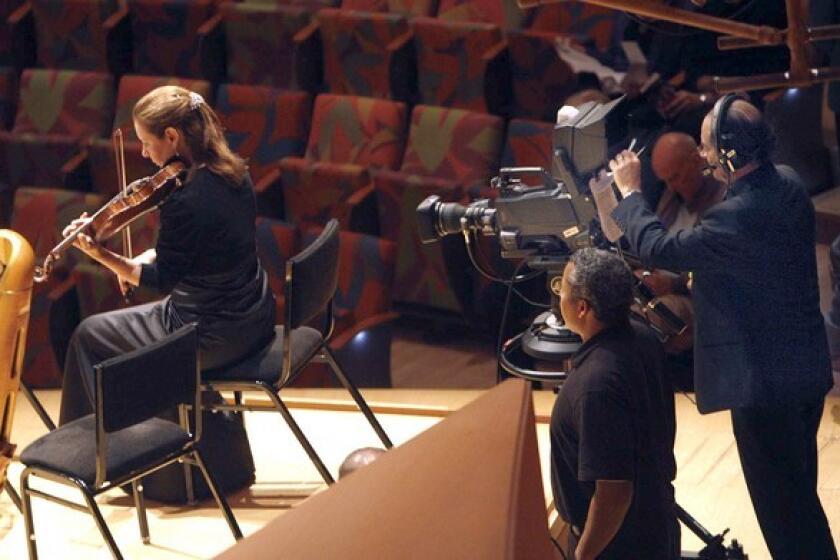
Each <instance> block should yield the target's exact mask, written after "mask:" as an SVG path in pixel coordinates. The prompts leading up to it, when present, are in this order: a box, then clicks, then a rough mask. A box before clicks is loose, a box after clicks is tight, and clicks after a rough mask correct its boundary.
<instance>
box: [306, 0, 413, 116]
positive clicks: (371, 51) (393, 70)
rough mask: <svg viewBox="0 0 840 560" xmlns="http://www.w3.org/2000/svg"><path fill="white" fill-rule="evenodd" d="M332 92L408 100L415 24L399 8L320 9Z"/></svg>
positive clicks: (325, 70) (328, 77)
mask: <svg viewBox="0 0 840 560" xmlns="http://www.w3.org/2000/svg"><path fill="white" fill-rule="evenodd" d="M317 19H318V23H319V25H320V30H321V38H322V42H323V46H324V82H325V84H326V86H327V88H328V89H329V91H330V92H331V93H335V94H341V95H358V96H362V97H379V98H386V99H387V98H390V99H400V100H403V101H409V100H410V99H411V98H412V97H413V95H414V90H415V82H416V80H417V76H416V73H417V69H416V60H415V58H414V52H413V43H412V42H411V30H410V29H409V26H408V20H407V19H406V18H405V17H404V16H402V15H399V14H378V13H370V12H357V11H353V10H348V9H346V8H342V9H340V10H336V9H323V10H321V11H319V12H318V15H317Z"/></svg>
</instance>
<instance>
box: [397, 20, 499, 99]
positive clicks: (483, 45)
mask: <svg viewBox="0 0 840 560" xmlns="http://www.w3.org/2000/svg"><path fill="white" fill-rule="evenodd" d="M411 26H412V28H413V29H414V37H415V45H416V48H417V92H418V99H419V102H420V103H422V104H424V105H438V106H443V107H457V108H461V109H469V110H470V111H485V112H492V113H497V114H502V113H504V111H506V110H507V107H506V106H507V104H509V102H510V91H509V86H510V78H509V76H508V74H507V61H506V60H505V58H506V51H505V47H506V44H505V42H504V41H503V40H502V33H501V31H500V30H499V28H498V27H497V26H495V25H492V24H489V23H469V22H453V21H443V20H439V19H435V18H425V17H418V18H414V19H413V20H412V22H411Z"/></svg>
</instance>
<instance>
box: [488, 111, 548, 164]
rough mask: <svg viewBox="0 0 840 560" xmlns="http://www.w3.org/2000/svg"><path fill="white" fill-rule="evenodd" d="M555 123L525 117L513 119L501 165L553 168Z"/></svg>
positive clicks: (510, 123) (509, 127)
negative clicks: (552, 146)
mask: <svg viewBox="0 0 840 560" xmlns="http://www.w3.org/2000/svg"><path fill="white" fill-rule="evenodd" d="M553 132H554V125H552V124H549V123H546V122H539V121H530V120H525V119H511V121H510V122H509V123H508V129H507V139H506V140H505V147H504V150H503V151H502V165H501V167H542V168H544V169H547V170H550V169H551V161H552V154H551V136H552V133H553Z"/></svg>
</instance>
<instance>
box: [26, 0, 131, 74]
mask: <svg viewBox="0 0 840 560" xmlns="http://www.w3.org/2000/svg"><path fill="white" fill-rule="evenodd" d="M28 3H29V5H30V6H31V8H32V15H33V17H34V23H35V32H36V43H37V53H38V54H37V59H38V64H39V65H40V66H44V67H46V68H62V69H74V70H91V71H97V72H112V73H115V74H121V73H123V72H126V71H127V70H128V65H129V63H130V60H131V44H130V43H129V40H128V39H129V36H128V35H129V34H128V33H127V31H128V20H127V16H128V11H127V9H126V6H125V3H123V2H118V1H116V0H28Z"/></svg>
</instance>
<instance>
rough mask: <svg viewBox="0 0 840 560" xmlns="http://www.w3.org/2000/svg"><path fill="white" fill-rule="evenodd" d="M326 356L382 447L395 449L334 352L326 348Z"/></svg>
mask: <svg viewBox="0 0 840 560" xmlns="http://www.w3.org/2000/svg"><path fill="white" fill-rule="evenodd" d="M323 350H324V356H325V357H326V359H327V363H329V364H330V367H331V368H332V370H333V373H335V376H336V377H337V378H338V380H339V381H340V382H341V384H342V385H344V388H345V389H347V390H348V391H349V392H350V395H351V396H352V397H353V400H354V401H356V406H358V407H359V410H361V411H362V414H364V415H365V418H367V421H368V422H369V423H370V426H371V427H372V428H373V431H375V432H376V435H377V436H379V440H380V441H381V442H382V445H384V446H385V449H391V448H392V447H394V444H393V443H391V439H390V438H389V437H388V434H386V433H385V430H384V429H382V425H381V424H380V423H379V420H377V419H376V416H374V415H373V411H372V410H371V409H370V407H369V406H368V404H367V403H366V402H365V399H364V397H362V394H361V393H360V392H359V390H358V389H357V388H356V386H355V385H354V384H353V382H352V381H351V380H350V378H349V377H347V374H345V373H344V370H343V369H341V366H340V365H339V364H338V362H337V361H336V359H335V357H333V355H332V352H330V349H329V348H327V347H326V346H324V349H323Z"/></svg>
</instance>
